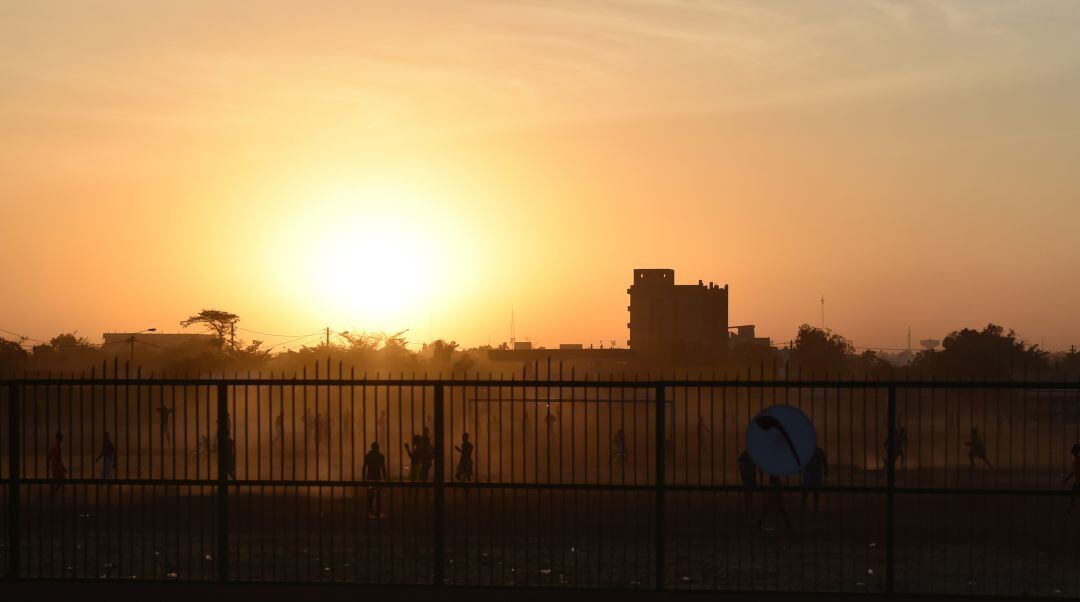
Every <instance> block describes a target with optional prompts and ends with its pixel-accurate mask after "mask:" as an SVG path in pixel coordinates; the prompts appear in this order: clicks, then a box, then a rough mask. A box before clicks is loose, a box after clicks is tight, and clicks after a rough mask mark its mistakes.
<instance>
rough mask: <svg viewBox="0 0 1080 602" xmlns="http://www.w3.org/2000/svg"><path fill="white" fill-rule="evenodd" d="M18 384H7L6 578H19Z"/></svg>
mask: <svg viewBox="0 0 1080 602" xmlns="http://www.w3.org/2000/svg"><path fill="white" fill-rule="evenodd" d="M19 393H20V390H19V386H18V385H15V384H11V385H8V406H9V407H8V444H9V445H10V448H9V449H8V525H7V530H8V542H7V553H8V574H7V577H8V579H18V578H19V556H20V554H21V552H20V550H19V535H20V533H19V525H20V523H21V521H20V516H19V509H20V508H19V506H20V502H21V496H20V493H19V480H20V474H19V451H20V449H19V448H20V442H19V424H20V422H21V419H20V414H19V410H20V409H21V408H20V407H19V404H20V398H19Z"/></svg>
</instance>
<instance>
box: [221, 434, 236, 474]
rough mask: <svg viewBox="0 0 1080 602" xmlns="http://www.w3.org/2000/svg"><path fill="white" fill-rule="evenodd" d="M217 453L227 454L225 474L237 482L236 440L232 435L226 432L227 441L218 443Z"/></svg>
mask: <svg viewBox="0 0 1080 602" xmlns="http://www.w3.org/2000/svg"><path fill="white" fill-rule="evenodd" d="M217 451H218V453H220V454H225V458H224V460H225V474H226V475H227V476H228V477H229V478H231V479H233V480H236V440H235V439H233V438H232V433H230V432H228V431H227V430H226V431H225V440H224V441H220V442H218V445H217Z"/></svg>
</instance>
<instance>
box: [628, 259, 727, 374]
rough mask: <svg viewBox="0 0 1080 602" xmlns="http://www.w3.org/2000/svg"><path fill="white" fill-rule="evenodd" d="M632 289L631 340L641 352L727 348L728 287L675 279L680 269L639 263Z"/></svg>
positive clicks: (680, 353) (694, 354)
mask: <svg viewBox="0 0 1080 602" xmlns="http://www.w3.org/2000/svg"><path fill="white" fill-rule="evenodd" d="M626 292H627V294H629V295H630V305H629V307H627V310H629V312H630V322H629V323H628V324H627V327H628V328H629V329H630V340H629V341H627V345H629V346H630V349H631V351H633V352H634V354H635V355H637V356H640V357H655V358H662V359H666V360H692V359H707V358H714V357H717V356H720V355H722V354H723V353H725V352H726V351H727V348H728V287H727V285H724V286H722V287H721V286H720V285H719V284H713V283H712V282H710V283H709V284H708V285H706V284H705V283H704V282H702V281H701V280H698V282H697V284H675V270H670V269H637V270H634V283H633V284H632V285H631V286H630V288H628V289H626Z"/></svg>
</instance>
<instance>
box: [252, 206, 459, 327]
mask: <svg viewBox="0 0 1080 602" xmlns="http://www.w3.org/2000/svg"><path fill="white" fill-rule="evenodd" d="M311 196H312V197H313V200H312V201H309V202H306V203H304V204H303V206H302V207H293V208H292V210H291V211H288V212H283V213H282V214H281V215H280V216H279V220H280V226H279V231H282V232H292V233H296V232H301V233H303V236H301V237H297V236H295V235H294V236H293V237H292V240H291V242H290V243H289V244H287V245H282V246H281V247H280V248H276V249H275V253H274V255H275V256H276V260H275V261H272V262H271V263H272V268H271V273H270V277H271V278H272V279H273V280H274V281H275V282H274V285H273V288H274V289H275V290H277V291H279V295H280V297H279V298H281V300H283V301H284V300H286V299H288V300H289V303H288V305H289V306H291V307H292V308H293V309H292V312H291V313H294V314H298V316H302V318H303V321H305V322H314V323H316V324H323V323H325V324H330V325H336V327H337V328H340V329H362V330H367V331H392V332H397V331H400V330H404V329H406V328H419V327H420V326H421V325H426V324H427V323H428V321H429V317H430V315H431V312H432V311H433V309H434V308H435V307H436V306H437V305H438V304H445V303H446V301H447V297H448V296H449V293H450V292H451V291H454V290H458V289H459V287H457V286H455V283H460V282H462V279H461V278H460V277H459V276H455V275H454V272H455V269H456V268H457V267H459V265H460V263H461V261H460V258H459V257H458V256H457V254H456V249H457V246H456V245H455V244H453V242H452V239H453V236H454V233H455V229H454V228H453V227H452V226H451V225H450V224H451V223H452V220H451V219H450V218H448V217H447V216H446V215H444V214H443V212H441V211H440V209H439V208H440V206H442V204H440V203H438V202H437V197H435V196H434V195H432V194H424V193H423V191H420V190H418V189H417V188H416V187H414V186H413V187H410V186H381V187H370V186H369V187H364V188H355V187H354V188H344V189H341V190H337V191H335V192H334V193H332V194H326V193H324V194H315V195H311ZM299 209H302V211H301V210H299Z"/></svg>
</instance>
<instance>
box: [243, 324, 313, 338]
mask: <svg viewBox="0 0 1080 602" xmlns="http://www.w3.org/2000/svg"><path fill="white" fill-rule="evenodd" d="M236 329H237V330H242V331H244V332H250V333H253V334H261V335H263V336H267V337H282V338H293V339H294V340H295V339H302V338H304V337H309V336H311V335H313V334H321V333H323V332H324V331H322V330H319V331H318V332H312V333H308V334H274V333H271V332H260V331H258V330H251V329H250V328H243V327H241V326H237V327H236Z"/></svg>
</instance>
